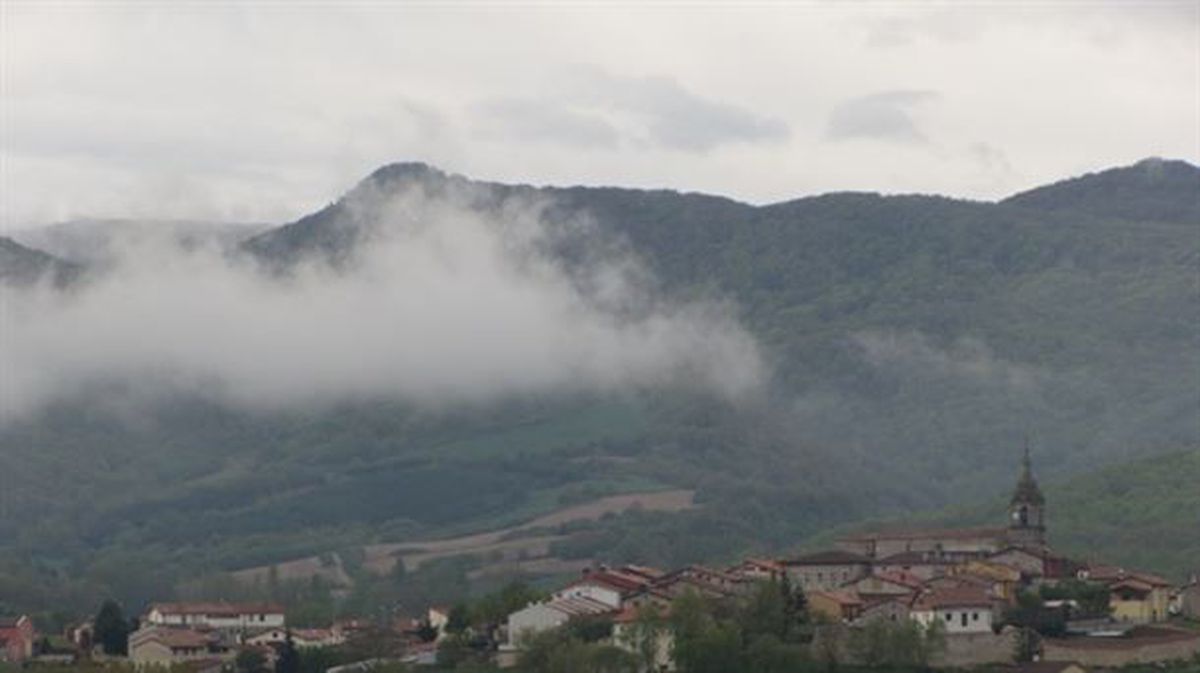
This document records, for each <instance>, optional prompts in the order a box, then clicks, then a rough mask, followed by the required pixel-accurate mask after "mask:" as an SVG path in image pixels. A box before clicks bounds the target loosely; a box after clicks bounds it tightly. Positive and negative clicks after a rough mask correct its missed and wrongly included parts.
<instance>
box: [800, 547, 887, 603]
mask: <svg viewBox="0 0 1200 673" xmlns="http://www.w3.org/2000/svg"><path fill="white" fill-rule="evenodd" d="M783 566H784V568H786V569H787V573H788V577H790V578H791V581H792V584H793V585H794V586H796V587H799V588H800V589H803V590H804V592H805V593H808V592H809V591H832V590H834V589H837V588H838V587H840V586H842V585H844V584H847V583H849V582H854V581H855V580H858V579H861V578H863V577H866V576H867V575H868V574H870V572H871V559H870V558H868V557H866V556H863V555H862V554H857V553H854V552H850V551H844V550H840V549H835V550H831V551H820V552H816V553H813V554H805V555H804V556H798V557H796V558H791V559H787V560H785V561H784V562H783Z"/></svg>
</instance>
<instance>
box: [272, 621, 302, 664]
mask: <svg viewBox="0 0 1200 673" xmlns="http://www.w3.org/2000/svg"><path fill="white" fill-rule="evenodd" d="M275 673H300V654H299V653H298V652H297V651H296V643H295V641H293V640H292V631H291V629H288V632H287V635H286V636H285V637H284V639H283V647H281V648H280V649H279V658H278V659H276V660H275Z"/></svg>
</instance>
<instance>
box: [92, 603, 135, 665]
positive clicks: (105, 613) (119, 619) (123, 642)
mask: <svg viewBox="0 0 1200 673" xmlns="http://www.w3.org/2000/svg"><path fill="white" fill-rule="evenodd" d="M94 632H95V637H96V642H97V643H99V644H100V646H101V648H102V649H103V650H104V653H105V654H108V655H112V656H125V655H127V654H128V653H129V623H128V622H126V621H125V615H124V614H122V613H121V606H120V605H118V604H117V602H116V601H114V600H111V599H109V600H106V601H104V603H102V604H101V605H100V612H98V613H97V614H96V621H95V626H94Z"/></svg>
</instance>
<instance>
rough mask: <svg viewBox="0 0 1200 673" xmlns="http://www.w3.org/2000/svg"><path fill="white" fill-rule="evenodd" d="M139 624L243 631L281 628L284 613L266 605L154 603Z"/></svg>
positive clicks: (275, 606) (276, 607) (279, 608)
mask: <svg viewBox="0 0 1200 673" xmlns="http://www.w3.org/2000/svg"><path fill="white" fill-rule="evenodd" d="M142 623H144V624H150V625H152V626H185V627H194V628H209V629H224V630H227V631H244V630H247V629H255V630H257V629H272V628H282V627H283V626H284V614H283V608H282V607H280V606H278V605H274V604H270V603H224V602H219V603H154V604H152V605H151V606H150V609H149V610H147V611H146V614H145V616H144V617H143V618H142Z"/></svg>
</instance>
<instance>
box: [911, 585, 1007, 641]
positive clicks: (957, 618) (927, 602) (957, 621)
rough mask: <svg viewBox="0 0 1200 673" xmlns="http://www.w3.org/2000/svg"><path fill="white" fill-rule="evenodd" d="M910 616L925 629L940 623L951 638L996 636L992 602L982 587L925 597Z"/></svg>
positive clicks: (940, 591)
mask: <svg viewBox="0 0 1200 673" xmlns="http://www.w3.org/2000/svg"><path fill="white" fill-rule="evenodd" d="M910 615H911V616H912V618H913V619H914V620H916V621H917V622H918V623H920V624H921V625H923V626H929V625H930V624H932V623H934V622H938V623H940V624H942V626H943V627H945V629H946V633H947V634H951V635H953V634H959V633H991V632H992V599H991V597H990V596H988V594H987V591H985V590H984V589H983V588H982V587H975V586H959V587H947V588H943V589H934V590H932V591H930V592H927V593H924V594H921V595H920V596H918V597H917V599H916V601H914V602H913V605H912V609H911V611H910Z"/></svg>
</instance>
